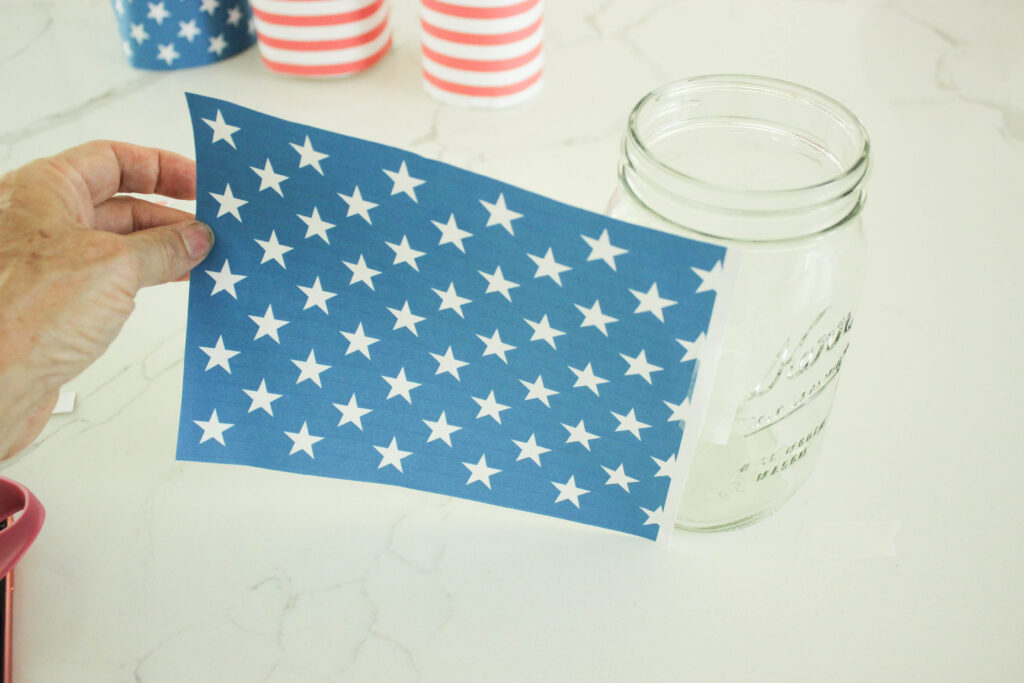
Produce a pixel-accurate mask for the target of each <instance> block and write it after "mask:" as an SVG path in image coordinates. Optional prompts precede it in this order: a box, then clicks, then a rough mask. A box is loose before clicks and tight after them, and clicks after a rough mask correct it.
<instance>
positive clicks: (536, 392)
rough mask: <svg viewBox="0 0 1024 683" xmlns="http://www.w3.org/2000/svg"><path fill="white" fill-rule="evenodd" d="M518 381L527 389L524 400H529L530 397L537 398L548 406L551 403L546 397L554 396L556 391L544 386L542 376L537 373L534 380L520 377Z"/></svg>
mask: <svg viewBox="0 0 1024 683" xmlns="http://www.w3.org/2000/svg"><path fill="white" fill-rule="evenodd" d="M519 382H520V383H521V384H522V385H523V386H524V387H526V389H527V391H526V398H524V399H523V400H524V401H529V400H530V399H531V398H533V399H537V400H538V401H540V402H541V403H543V404H544V405H546V406H547V407H548V408H550V407H551V404H550V403H548V397H550V396H554V395H555V394H557V393H558V392H557V391H555V390H553V389H548V388H547V387H545V386H544V378H543V377H541V376H540V375H537V380H536V381H534V382H527V381H526V380H525V379H521V380H519Z"/></svg>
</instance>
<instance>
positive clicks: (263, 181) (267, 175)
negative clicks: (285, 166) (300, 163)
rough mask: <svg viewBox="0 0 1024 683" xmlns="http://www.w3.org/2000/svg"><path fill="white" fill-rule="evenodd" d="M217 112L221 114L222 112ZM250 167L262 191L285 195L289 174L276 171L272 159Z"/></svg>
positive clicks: (280, 195)
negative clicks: (261, 166) (268, 190)
mask: <svg viewBox="0 0 1024 683" xmlns="http://www.w3.org/2000/svg"><path fill="white" fill-rule="evenodd" d="M217 113H218V114H219V113H220V112H217ZM249 168H251V169H252V172H253V173H255V174H256V175H258V176H259V177H260V192H263V190H265V189H267V188H268V187H269V188H271V189H272V190H273V191H274V192H276V193H277V194H278V196H279V197H283V196H284V192H282V191H281V181H284V180H288V176H286V175H281V174H280V173H275V172H274V167H273V166H272V165H271V164H270V159H267V161H266V163H264V164H263V168H258V167H256V166H250V167H249ZM300 218H301V216H300ZM307 225H308V224H307ZM306 237H309V235H306Z"/></svg>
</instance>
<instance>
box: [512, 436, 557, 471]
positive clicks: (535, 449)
mask: <svg viewBox="0 0 1024 683" xmlns="http://www.w3.org/2000/svg"><path fill="white" fill-rule="evenodd" d="M512 443H514V444H515V445H516V446H519V457H518V458H516V462H519V461H520V460H532V461H534V462H535V463H537V465H538V466H540V456H541V455H543V454H544V453H548V452H550V451H551V449H550V448H544V447H543V446H538V445H537V436H536V435H535V434H530V438H529V439H527V440H526V441H516V440H515V439H512Z"/></svg>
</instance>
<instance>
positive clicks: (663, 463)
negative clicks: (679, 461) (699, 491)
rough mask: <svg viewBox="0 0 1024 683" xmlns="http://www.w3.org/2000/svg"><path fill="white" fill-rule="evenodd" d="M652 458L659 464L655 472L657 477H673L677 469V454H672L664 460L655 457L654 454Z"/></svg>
mask: <svg viewBox="0 0 1024 683" xmlns="http://www.w3.org/2000/svg"><path fill="white" fill-rule="evenodd" d="M651 460H653V461H654V462H655V463H657V465H658V471H657V472H656V473H655V475H654V476H656V477H671V476H672V475H673V474H674V473H675V469H676V456H674V455H673V456H670V457H668V458H666V459H664V460H658V459H657V458H655V457H654V456H653V455H652V456H651Z"/></svg>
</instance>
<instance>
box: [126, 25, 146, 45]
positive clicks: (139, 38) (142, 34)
mask: <svg viewBox="0 0 1024 683" xmlns="http://www.w3.org/2000/svg"><path fill="white" fill-rule="evenodd" d="M129 33H130V34H131V36H132V38H134V39H135V42H137V43H138V44H139V45H142V43H143V41H145V40H146V39H147V38H149V34H148V33H146V27H145V25H143V24H132V28H131V31H129Z"/></svg>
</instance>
